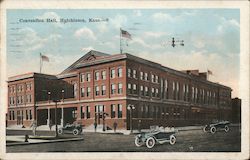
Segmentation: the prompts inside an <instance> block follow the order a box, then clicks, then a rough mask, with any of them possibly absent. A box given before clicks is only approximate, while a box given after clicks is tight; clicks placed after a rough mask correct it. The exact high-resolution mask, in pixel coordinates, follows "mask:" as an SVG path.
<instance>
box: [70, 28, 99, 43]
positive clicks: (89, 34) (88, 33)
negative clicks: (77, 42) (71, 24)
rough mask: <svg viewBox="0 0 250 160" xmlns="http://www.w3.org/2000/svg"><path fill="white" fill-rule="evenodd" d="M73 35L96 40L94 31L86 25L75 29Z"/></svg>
mask: <svg viewBox="0 0 250 160" xmlns="http://www.w3.org/2000/svg"><path fill="white" fill-rule="evenodd" d="M74 36H75V37H76V38H79V39H80V38H84V39H88V40H96V36H95V34H94V32H93V31H92V30H91V29H89V28H87V27H83V28H80V29H78V30H77V31H75V33H74Z"/></svg>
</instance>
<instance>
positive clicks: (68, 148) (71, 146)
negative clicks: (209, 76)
mask: <svg viewBox="0 0 250 160" xmlns="http://www.w3.org/2000/svg"><path fill="white" fill-rule="evenodd" d="M230 129H231V130H230V131H229V132H228V133H225V132H224V131H218V132H216V133H215V134H214V135H212V134H211V133H204V132H203V131H201V130H190V131H180V132H178V133H177V134H176V137H177V142H176V144H175V145H170V144H169V143H165V144H157V145H155V147H154V148H152V149H148V148H147V147H146V146H143V147H136V146H135V144H134V139H135V138H134V137H135V135H122V134H103V133H84V134H83V135H81V136H83V137H84V140H83V141H72V142H55V143H43V144H30V145H17V146H8V147H7V152H86V151H88V152H92V151H98V152H105V151H115V152H217V151H218V152H239V151H240V148H241V135H240V133H241V132H240V131H239V129H238V127H232V128H230ZM14 132H15V131H7V134H9V135H11V134H12V135H13V134H14ZM22 132H23V131H22ZM26 132H27V134H29V133H28V132H29V131H26ZM43 132H44V133H45V132H46V131H43ZM43 132H40V134H44V133H43ZM30 133H31V132H30ZM17 134H20V131H19V132H17ZM47 135H53V132H48V131H47Z"/></svg>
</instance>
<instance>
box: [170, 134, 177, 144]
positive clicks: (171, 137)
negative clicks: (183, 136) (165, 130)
mask: <svg viewBox="0 0 250 160" xmlns="http://www.w3.org/2000/svg"><path fill="white" fill-rule="evenodd" d="M175 142H176V137H175V136H174V135H171V136H170V141H169V143H170V144H171V145H174V144H175Z"/></svg>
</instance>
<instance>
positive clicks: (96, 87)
mask: <svg viewBox="0 0 250 160" xmlns="http://www.w3.org/2000/svg"><path fill="white" fill-rule="evenodd" d="M99 94H100V90H99V86H95V95H96V96H98V95H99Z"/></svg>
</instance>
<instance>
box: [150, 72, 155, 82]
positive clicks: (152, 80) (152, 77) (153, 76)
mask: <svg viewBox="0 0 250 160" xmlns="http://www.w3.org/2000/svg"><path fill="white" fill-rule="evenodd" d="M151 82H155V75H153V74H152V75H151Z"/></svg>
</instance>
